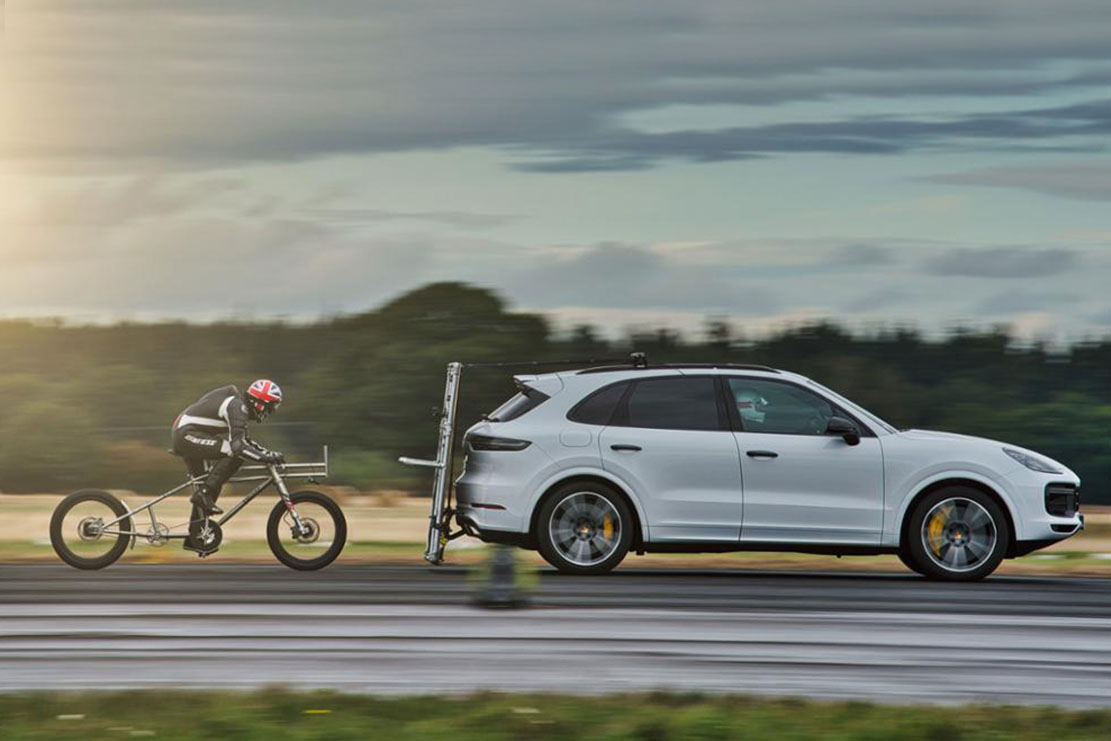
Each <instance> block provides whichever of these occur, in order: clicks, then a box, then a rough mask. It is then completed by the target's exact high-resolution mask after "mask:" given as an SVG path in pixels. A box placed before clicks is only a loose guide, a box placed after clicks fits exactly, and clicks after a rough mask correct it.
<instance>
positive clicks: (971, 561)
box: [903, 486, 1011, 581]
mask: <svg viewBox="0 0 1111 741" xmlns="http://www.w3.org/2000/svg"><path fill="white" fill-rule="evenodd" d="M1010 543H1011V529H1010V527H1009V525H1008V523H1007V518H1006V516H1005V515H1004V514H1003V510H1002V509H1000V507H999V505H998V504H996V503H995V500H994V499H992V498H991V497H989V496H988V495H986V494H984V493H983V492H982V491H980V490H978V489H973V488H972V487H968V486H949V487H946V488H944V489H939V490H938V491H935V492H932V493H930V494H928V495H927V496H925V497H924V498H923V499H922V501H921V502H919V503H918V504H917V506H916V507H915V508H914V512H913V513H912V514H911V517H910V523H909V524H908V527H907V542H906V543H905V544H904V545H903V547H904V548H905V549H906V550H905V551H904V554H903V555H905V556H906V557H907V559H908V560H909V561H911V564H912V568H914V570H915V571H917V572H918V573H920V574H923V575H924V576H926V577H928V578H931V579H942V580H945V581H975V580H977V579H983V578H984V577H985V576H987V575H988V574H990V573H991V572H993V571H995V569H996V568H998V566H999V564H1000V562H1002V561H1003V556H1004V555H1005V554H1006V553H1007V549H1008V548H1009V547H1010Z"/></svg>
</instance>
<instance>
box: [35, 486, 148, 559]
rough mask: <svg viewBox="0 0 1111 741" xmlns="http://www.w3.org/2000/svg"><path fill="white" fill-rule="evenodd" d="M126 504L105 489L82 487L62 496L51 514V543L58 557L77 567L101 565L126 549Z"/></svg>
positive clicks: (129, 536) (128, 520) (128, 522)
mask: <svg viewBox="0 0 1111 741" xmlns="http://www.w3.org/2000/svg"><path fill="white" fill-rule="evenodd" d="M126 514H127V507H125V506H124V504H123V502H121V501H120V500H119V499H116V498H115V497H114V496H112V495H111V494H109V493H108V492H106V491H100V490H99V489H82V490H81V491H75V492H74V493H72V494H70V495H69V496H68V497H66V498H65V499H63V500H62V501H61V503H60V504H59V505H58V507H57V508H56V509H55V510H54V515H53V516H52V517H51V518H50V543H51V545H53V546H54V552H55V553H57V554H58V557H59V558H61V559H62V560H63V561H65V562H66V563H68V564H69V565H70V566H73V567H74V568H78V569H103V568H104V567H105V566H108V565H110V564H113V563H115V562H116V560H117V559H119V557H120V556H122V555H123V552H124V551H126V550H127V541H128V540H129V539H130V538H131V537H132V536H131V534H130V533H131V531H132V527H131V518H130V517H124V518H123V519H122V520H120V521H119V522H117V523H116V524H114V525H109V524H108V523H110V522H112V521H113V520H115V519H117V518H119V517H123V516H124V515H126Z"/></svg>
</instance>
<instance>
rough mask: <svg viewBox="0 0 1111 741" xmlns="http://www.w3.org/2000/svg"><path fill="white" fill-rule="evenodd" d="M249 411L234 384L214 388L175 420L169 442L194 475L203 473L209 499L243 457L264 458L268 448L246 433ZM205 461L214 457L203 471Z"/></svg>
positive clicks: (218, 490)
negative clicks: (209, 465)
mask: <svg viewBox="0 0 1111 741" xmlns="http://www.w3.org/2000/svg"><path fill="white" fill-rule="evenodd" d="M249 416H250V414H249V412H248V411H247V405H246V404H244V403H243V396H242V394H240V393H239V389H237V388H236V387H235V386H222V387H221V388H218V389H213V390H212V391H209V392H208V393H207V394H205V395H204V396H202V397H201V398H200V399H197V401H195V402H193V403H192V404H190V405H189V407H188V408H186V410H185V411H184V412H182V413H181V414H179V415H178V416H177V419H175V420H174V427H173V436H172V445H173V451H174V453H175V454H176V455H180V456H181V457H182V458H184V459H185V466H186V468H188V469H189V475H190V476H192V477H193V478H197V477H200V476H204V477H205V480H204V487H205V489H206V490H207V491H208V494H209V496H210V497H211V498H212V501H214V502H215V501H216V497H218V496H219V495H220V489H221V488H222V487H223V485H224V484H225V483H226V482H227V480H228V479H230V478H231V477H232V476H234V475H235V472H236V471H238V470H239V467H240V466H241V465H243V460H244V459H247V460H252V461H264V460H266V459H267V458H268V457H269V456H270V455H271V453H270V451H268V450H267V449H266V448H264V447H262V446H261V445H259V444H258V443H256V442H254V441H253V440H251V439H250V438H249V437H247V420H248V418H249ZM205 461H215V463H214V464H213V465H212V468H211V469H209V471H208V474H207V475H206V474H205Z"/></svg>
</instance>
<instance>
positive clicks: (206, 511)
mask: <svg viewBox="0 0 1111 741" xmlns="http://www.w3.org/2000/svg"><path fill="white" fill-rule="evenodd" d="M189 501H190V502H192V503H193V504H195V505H196V506H197V508H198V509H200V510H201V514H202V515H203V516H205V517H211V516H212V515H222V514H224V510H222V509H220V508H219V507H217V506H216V497H214V496H211V495H210V494H209V490H208V487H206V486H203V485H202V486H198V487H197V489H196V491H194V492H193V496H191V497H189Z"/></svg>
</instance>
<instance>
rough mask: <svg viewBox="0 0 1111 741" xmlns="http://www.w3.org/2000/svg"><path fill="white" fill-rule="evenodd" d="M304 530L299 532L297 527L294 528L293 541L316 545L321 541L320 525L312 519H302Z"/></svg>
mask: <svg viewBox="0 0 1111 741" xmlns="http://www.w3.org/2000/svg"><path fill="white" fill-rule="evenodd" d="M301 527H302V530H301V532H300V533H298V532H297V526H296V525H294V526H293V539H294V540H296V541H297V542H298V543H315V542H316V541H317V540H319V539H320V523H318V522H317V521H316V520H314V519H313V518H311V517H302V518H301Z"/></svg>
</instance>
